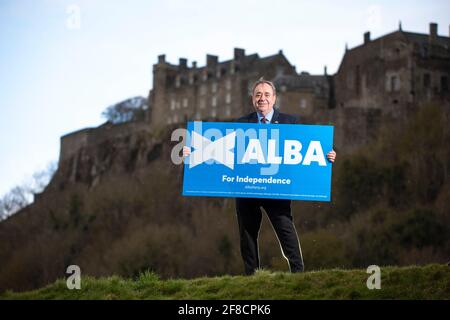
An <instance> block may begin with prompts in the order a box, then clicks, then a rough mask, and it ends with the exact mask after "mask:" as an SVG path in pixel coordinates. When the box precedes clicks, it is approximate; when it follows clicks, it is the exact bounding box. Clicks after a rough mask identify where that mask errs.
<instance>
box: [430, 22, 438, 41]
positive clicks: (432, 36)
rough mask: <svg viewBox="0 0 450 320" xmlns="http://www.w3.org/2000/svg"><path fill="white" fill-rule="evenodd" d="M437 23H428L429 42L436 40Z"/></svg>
mask: <svg viewBox="0 0 450 320" xmlns="http://www.w3.org/2000/svg"><path fill="white" fill-rule="evenodd" d="M437 28H438V25H437V23H430V40H435V39H436V38H437Z"/></svg>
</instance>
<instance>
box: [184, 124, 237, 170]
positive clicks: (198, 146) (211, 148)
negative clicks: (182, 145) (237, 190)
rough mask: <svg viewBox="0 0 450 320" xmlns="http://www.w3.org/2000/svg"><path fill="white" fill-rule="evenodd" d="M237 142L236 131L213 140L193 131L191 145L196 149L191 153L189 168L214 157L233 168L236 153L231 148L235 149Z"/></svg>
mask: <svg viewBox="0 0 450 320" xmlns="http://www.w3.org/2000/svg"><path fill="white" fill-rule="evenodd" d="M235 142H236V132H232V133H230V134H228V135H226V136H225V137H222V138H220V139H217V140H216V141H211V140H209V139H207V138H205V137H203V136H201V135H199V134H198V133H197V132H195V131H193V132H192V139H191V147H193V148H194V149H195V150H194V152H192V153H191V155H190V159H189V168H193V167H195V166H197V165H199V164H201V163H203V162H205V161H208V160H210V159H212V160H216V161H217V162H220V163H222V164H223V165H225V166H227V167H228V168H230V169H232V170H233V168H234V153H233V152H231V151H230V149H234V145H235Z"/></svg>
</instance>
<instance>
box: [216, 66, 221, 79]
mask: <svg viewBox="0 0 450 320" xmlns="http://www.w3.org/2000/svg"><path fill="white" fill-rule="evenodd" d="M221 75H222V70H221V69H220V67H217V70H216V77H217V78H220V76H221Z"/></svg>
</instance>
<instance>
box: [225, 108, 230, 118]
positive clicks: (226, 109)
mask: <svg viewBox="0 0 450 320" xmlns="http://www.w3.org/2000/svg"><path fill="white" fill-rule="evenodd" d="M225 115H226V116H227V117H229V116H230V115H231V108H230V106H227V107H226V108H225Z"/></svg>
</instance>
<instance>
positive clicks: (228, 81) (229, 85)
mask: <svg viewBox="0 0 450 320" xmlns="http://www.w3.org/2000/svg"><path fill="white" fill-rule="evenodd" d="M226 88H227V90H230V89H231V80H230V79H227V82H226Z"/></svg>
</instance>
